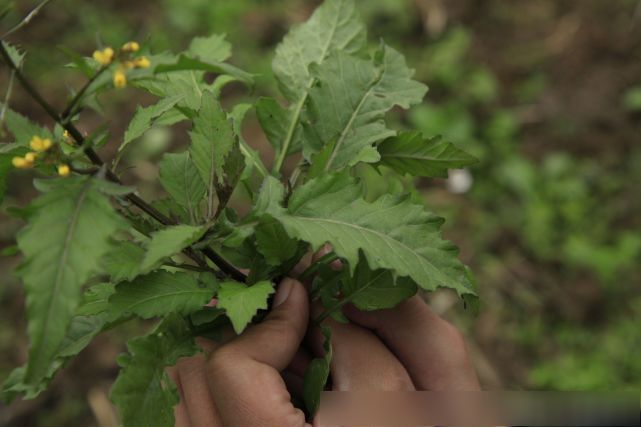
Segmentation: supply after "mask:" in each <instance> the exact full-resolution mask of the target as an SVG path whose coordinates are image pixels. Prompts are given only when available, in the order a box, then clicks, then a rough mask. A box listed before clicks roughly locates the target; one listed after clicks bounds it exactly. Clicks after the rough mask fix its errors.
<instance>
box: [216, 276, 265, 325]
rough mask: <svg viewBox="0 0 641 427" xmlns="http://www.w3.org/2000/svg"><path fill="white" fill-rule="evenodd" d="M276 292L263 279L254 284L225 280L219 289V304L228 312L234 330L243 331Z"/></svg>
mask: <svg viewBox="0 0 641 427" xmlns="http://www.w3.org/2000/svg"><path fill="white" fill-rule="evenodd" d="M272 293H274V287H273V286H272V284H271V283H270V282H267V281H262V282H258V283H256V284H254V285H252V286H246V285H244V284H242V283H238V282H223V283H221V284H220V290H219V291H218V305H217V307H219V308H222V309H224V310H225V312H226V313H227V317H229V320H231V323H232V325H233V327H234V331H236V333H237V334H240V333H242V332H243V331H244V330H245V328H246V327H247V325H248V324H249V322H251V320H252V318H253V317H254V316H255V315H256V313H257V312H258V310H263V309H266V308H267V299H268V298H269V296H270V295H271V294H272Z"/></svg>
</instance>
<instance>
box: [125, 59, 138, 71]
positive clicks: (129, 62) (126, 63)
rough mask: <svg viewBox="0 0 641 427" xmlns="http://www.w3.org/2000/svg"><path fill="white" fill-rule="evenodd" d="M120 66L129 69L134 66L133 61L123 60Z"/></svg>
mask: <svg viewBox="0 0 641 427" xmlns="http://www.w3.org/2000/svg"><path fill="white" fill-rule="evenodd" d="M122 66H123V68H124V69H125V70H131V69H132V68H134V67H135V66H136V64H134V62H133V61H123V62H122Z"/></svg>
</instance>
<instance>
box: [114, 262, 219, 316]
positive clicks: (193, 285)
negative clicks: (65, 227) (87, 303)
mask: <svg viewBox="0 0 641 427" xmlns="http://www.w3.org/2000/svg"><path fill="white" fill-rule="evenodd" d="M213 293H214V291H213V290H212V289H210V288H208V287H204V286H201V285H200V283H199V281H198V278H197V277H196V275H194V274H187V273H169V272H167V271H156V272H154V273H151V274H148V275H146V276H140V277H138V278H136V279H135V280H134V281H132V282H123V283H120V284H118V285H117V286H116V291H115V293H114V294H113V295H112V296H111V297H110V298H109V304H110V305H111V307H110V310H112V311H114V312H118V313H121V315H125V314H129V313H130V314H135V315H136V316H139V317H142V318H143V319H149V318H152V317H156V316H165V315H167V314H169V313H179V314H183V315H188V314H190V313H193V312H195V311H197V310H199V309H201V308H202V307H203V306H204V305H205V304H207V303H208V302H209V301H211V299H212V297H213Z"/></svg>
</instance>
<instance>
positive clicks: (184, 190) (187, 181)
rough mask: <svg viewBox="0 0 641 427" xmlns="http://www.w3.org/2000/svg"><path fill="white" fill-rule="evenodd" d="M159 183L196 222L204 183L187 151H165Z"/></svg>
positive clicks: (203, 194) (203, 193) (203, 192)
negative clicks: (176, 152) (174, 152)
mask: <svg viewBox="0 0 641 427" xmlns="http://www.w3.org/2000/svg"><path fill="white" fill-rule="evenodd" d="M160 183H161V184H162V186H163V187H164V188H165V190H167V193H169V195H170V196H171V197H173V199H174V200H175V201H176V202H177V203H178V204H179V205H180V206H182V207H183V208H185V210H187V212H188V213H189V216H190V218H191V220H192V223H194V222H196V221H198V220H199V218H200V212H199V207H200V202H201V201H202V199H203V197H204V196H205V192H206V189H205V184H204V182H203V180H202V178H201V177H200V174H199V173H198V170H197V169H196V168H195V166H194V163H193V162H192V161H191V157H190V155H189V152H188V151H185V152H182V153H178V154H173V153H166V154H165V155H164V156H163V158H162V160H161V161H160Z"/></svg>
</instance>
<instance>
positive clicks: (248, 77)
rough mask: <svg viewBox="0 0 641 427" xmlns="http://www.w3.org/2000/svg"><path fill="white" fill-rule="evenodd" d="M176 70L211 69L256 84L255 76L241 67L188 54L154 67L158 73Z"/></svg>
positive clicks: (250, 85) (249, 84)
mask: <svg viewBox="0 0 641 427" xmlns="http://www.w3.org/2000/svg"><path fill="white" fill-rule="evenodd" d="M176 71H209V72H213V73H217V74H226V75H230V76H232V77H234V78H235V79H237V80H238V81H240V82H242V83H243V84H245V85H246V86H249V87H252V86H253V85H254V76H253V75H252V74H250V73H248V72H246V71H243V70H241V69H240V68H237V67H234V66H233V65H230V64H227V63H225V62H218V61H209V60H201V59H198V58H193V57H189V56H187V55H184V54H183V55H178V58H176V60H175V61H174V62H172V63H169V64H159V65H158V66H156V68H154V72H155V73H156V74H162V73H172V72H176Z"/></svg>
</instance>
